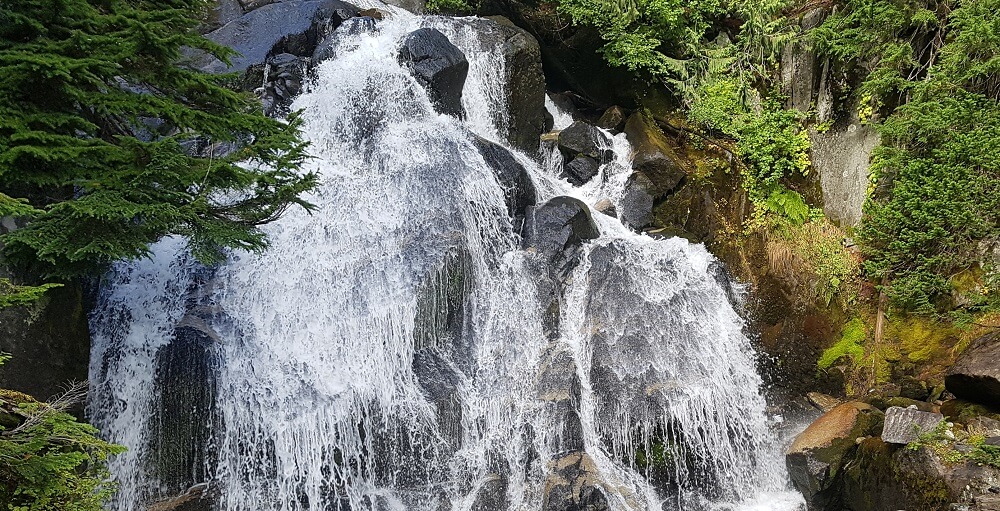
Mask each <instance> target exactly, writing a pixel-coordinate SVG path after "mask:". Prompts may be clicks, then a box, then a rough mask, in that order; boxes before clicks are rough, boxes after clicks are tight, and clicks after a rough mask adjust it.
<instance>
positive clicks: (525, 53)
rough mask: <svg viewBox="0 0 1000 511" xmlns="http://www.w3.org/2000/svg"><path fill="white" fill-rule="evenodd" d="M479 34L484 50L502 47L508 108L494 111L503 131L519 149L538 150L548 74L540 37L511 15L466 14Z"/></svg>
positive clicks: (543, 120)
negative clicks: (516, 24) (527, 29)
mask: <svg viewBox="0 0 1000 511" xmlns="http://www.w3.org/2000/svg"><path fill="white" fill-rule="evenodd" d="M458 22H459V23H463V24H466V25H469V26H471V27H472V28H473V29H474V30H475V31H476V33H477V35H478V36H479V40H480V45H481V48H482V49H483V51H489V50H491V49H499V51H500V54H501V56H502V58H503V68H504V69H505V70H506V72H507V78H508V82H507V87H506V89H505V91H504V97H503V98H500V100H501V103H502V104H505V105H506V106H507V108H506V109H505V110H504V111H500V110H499V109H498V110H497V111H496V112H495V113H494V115H495V116H496V118H495V119H494V124H496V125H498V126H500V127H501V133H500V135H501V136H502V137H504V138H505V139H506V140H507V142H508V143H509V144H510V145H511V147H514V148H516V149H520V150H521V151H524V152H526V153H528V154H535V153H536V152H538V147H539V138H540V137H541V136H542V133H545V131H546V118H545V114H546V110H545V76H544V75H543V74H542V57H541V52H540V50H539V48H538V41H536V40H535V38H534V37H532V36H531V34H529V33H528V32H526V31H524V30H522V29H520V28H518V27H516V26H514V24H513V23H511V22H510V20H508V19H507V18H504V17H501V16H494V17H490V18H463V19H461V20H458Z"/></svg>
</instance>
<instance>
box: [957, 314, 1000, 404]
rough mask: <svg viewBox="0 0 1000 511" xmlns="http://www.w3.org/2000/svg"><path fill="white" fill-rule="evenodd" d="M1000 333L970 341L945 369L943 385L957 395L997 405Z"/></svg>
mask: <svg viewBox="0 0 1000 511" xmlns="http://www.w3.org/2000/svg"><path fill="white" fill-rule="evenodd" d="M998 360H1000V332H995V333H992V334H988V335H985V336H983V337H980V338H978V339H976V340H975V341H973V342H972V344H970V345H969V347H968V348H966V350H965V351H964V352H962V354H961V355H959V356H958V359H957V360H956V361H955V365H953V366H952V367H951V369H949V370H948V374H947V375H946V376H945V379H944V384H945V387H947V389H948V391H949V392H951V393H952V394H955V395H956V396H958V397H960V398H962V399H966V400H968V401H973V402H976V403H983V404H986V405H990V406H994V407H1000V364H998V363H997V361H998Z"/></svg>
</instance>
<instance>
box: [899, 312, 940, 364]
mask: <svg viewBox="0 0 1000 511" xmlns="http://www.w3.org/2000/svg"><path fill="white" fill-rule="evenodd" d="M888 334H889V337H890V338H891V339H894V340H895V341H897V342H898V344H899V347H900V348H901V350H902V354H903V355H905V356H906V358H907V359H909V360H910V361H911V362H917V363H924V362H929V361H933V360H935V359H939V358H940V357H942V356H944V355H945V352H946V351H947V349H948V348H950V344H951V342H952V341H953V340H954V339H955V330H954V328H953V327H952V326H951V325H948V324H944V323H939V322H936V321H933V320H931V319H929V318H925V317H917V316H905V317H902V318H898V319H892V320H890V321H889V328H888Z"/></svg>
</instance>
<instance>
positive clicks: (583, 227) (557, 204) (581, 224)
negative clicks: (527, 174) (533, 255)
mask: <svg viewBox="0 0 1000 511" xmlns="http://www.w3.org/2000/svg"><path fill="white" fill-rule="evenodd" d="M527 213H528V214H527V215H526V217H525V222H524V244H525V246H526V248H531V249H535V250H537V251H538V252H540V253H542V254H543V255H544V256H545V258H546V259H547V260H549V261H561V260H567V259H569V258H570V256H569V252H571V251H572V250H573V249H574V248H576V247H579V246H580V245H581V244H582V243H583V242H585V241H587V240H591V239H594V238H597V237H598V236H599V235H600V231H598V229H597V225H596V224H595V223H594V219H593V217H591V215H590V209H588V208H587V205H586V204H584V203H583V202H582V201H580V200H579V199H574V198H572V197H562V196H560V197H554V198H552V199H549V200H547V201H545V202H543V203H542V204H540V205H538V206H535V207H530V208H528V212H527Z"/></svg>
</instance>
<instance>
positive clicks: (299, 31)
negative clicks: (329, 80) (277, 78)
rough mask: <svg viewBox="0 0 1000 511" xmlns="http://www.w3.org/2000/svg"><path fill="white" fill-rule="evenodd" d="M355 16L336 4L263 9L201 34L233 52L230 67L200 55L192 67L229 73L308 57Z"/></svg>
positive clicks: (309, 1)
mask: <svg viewBox="0 0 1000 511" xmlns="http://www.w3.org/2000/svg"><path fill="white" fill-rule="evenodd" d="M356 12H357V9H356V8H355V7H353V6H351V5H350V4H347V3H344V2H340V1H339V0H290V1H286V2H278V3H273V4H268V5H264V6H262V7H260V8H257V9H254V10H251V11H250V12H247V13H246V14H244V15H242V16H240V17H238V18H236V19H234V20H232V21H230V22H229V23H226V24H225V25H223V26H222V27H220V28H218V29H216V30H214V31H212V32H209V33H208V34H205V37H207V38H208V39H210V40H212V41H213V42H216V43H219V44H221V45H223V46H228V47H229V48H232V49H234V50H236V52H237V55H234V56H233V57H231V59H230V61H231V64H232V65H231V66H227V65H226V63H225V62H222V61H220V60H218V59H216V58H215V57H212V56H210V55H205V54H203V53H202V54H198V55H196V56H194V58H193V60H192V65H193V66H194V67H196V68H198V69H200V70H202V71H205V72H209V73H231V72H242V71H246V70H247V69H248V68H249V67H251V66H254V65H263V64H264V62H265V61H266V60H267V57H269V56H272V55H277V54H280V53H290V54H292V55H296V56H300V57H308V56H310V55H312V54H313V51H314V50H315V49H316V45H317V43H318V42H319V41H320V40H321V39H322V37H323V36H324V35H326V34H327V33H329V32H331V31H333V30H334V29H336V28H337V27H338V26H339V25H340V23H342V22H343V20H344V19H346V18H349V17H351V16H353V15H354V14H355V13H356Z"/></svg>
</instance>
